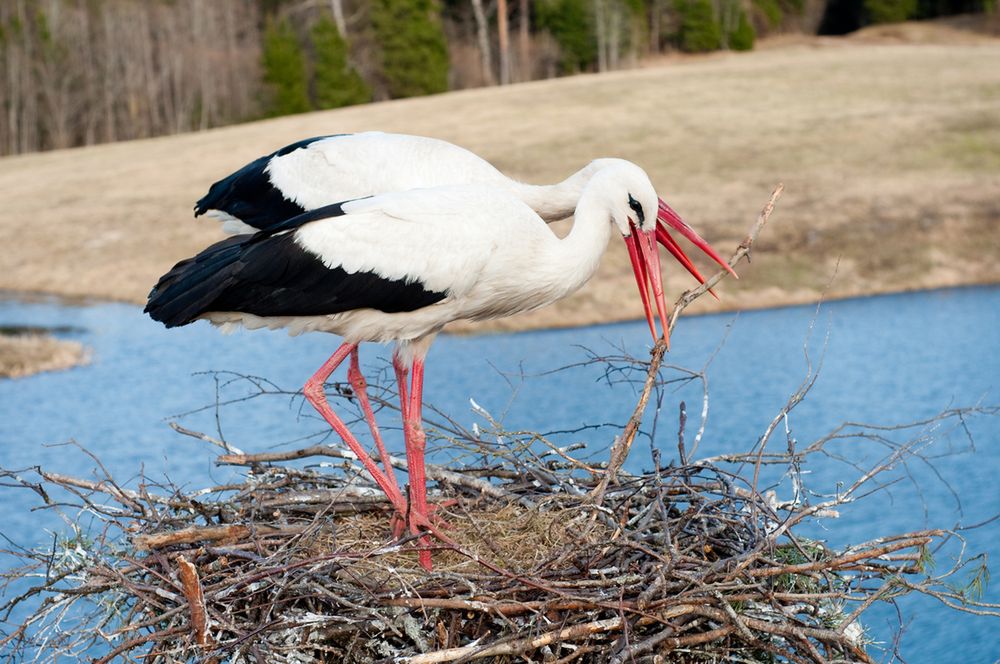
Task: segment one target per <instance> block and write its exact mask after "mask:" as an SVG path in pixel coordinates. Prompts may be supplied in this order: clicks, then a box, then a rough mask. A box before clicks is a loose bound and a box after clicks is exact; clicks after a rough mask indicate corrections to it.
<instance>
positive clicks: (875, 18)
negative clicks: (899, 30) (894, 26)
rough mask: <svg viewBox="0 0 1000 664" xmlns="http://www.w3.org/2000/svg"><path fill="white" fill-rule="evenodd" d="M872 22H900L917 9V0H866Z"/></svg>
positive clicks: (866, 7)
mask: <svg viewBox="0 0 1000 664" xmlns="http://www.w3.org/2000/svg"><path fill="white" fill-rule="evenodd" d="M864 6H865V13H867V14H868V20H869V22H870V23H899V22H900V21H905V20H906V19H908V18H910V17H912V16H913V15H914V14H915V13H916V11H917V0H864Z"/></svg>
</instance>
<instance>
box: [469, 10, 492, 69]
mask: <svg viewBox="0 0 1000 664" xmlns="http://www.w3.org/2000/svg"><path fill="white" fill-rule="evenodd" d="M472 15H473V16H475V18H476V39H477V40H478V41H479V57H480V59H481V60H482V68H483V83H484V84H485V85H494V84H495V83H496V79H495V78H493V54H492V53H491V52H490V27H489V24H488V23H487V22H486V12H485V11H483V0H472Z"/></svg>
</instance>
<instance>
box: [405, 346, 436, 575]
mask: <svg viewBox="0 0 1000 664" xmlns="http://www.w3.org/2000/svg"><path fill="white" fill-rule="evenodd" d="M412 371H413V377H412V382H411V384H410V398H409V402H408V404H407V406H406V412H405V415H404V418H405V419H404V420H403V428H404V431H405V433H406V465H407V469H408V470H409V473H410V532H411V533H415V532H417V531H418V530H419V529H420V526H424V525H426V524H428V523H429V521H428V519H427V477H426V474H425V472H424V450H425V448H426V436H425V434H424V427H423V425H422V423H421V406H422V404H423V393H424V361H423V359H422V358H417V359H414V360H413V370H412ZM420 544H421V545H422V546H427V545H428V541H427V538H421V540H420ZM420 564H421V565H422V566H423V567H424V569H427V570H430V569H431V552H430V551H429V550H427V549H422V550H421V551H420Z"/></svg>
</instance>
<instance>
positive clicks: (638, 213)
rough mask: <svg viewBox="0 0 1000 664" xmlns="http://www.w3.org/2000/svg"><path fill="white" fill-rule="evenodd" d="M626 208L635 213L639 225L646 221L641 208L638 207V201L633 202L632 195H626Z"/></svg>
mask: <svg viewBox="0 0 1000 664" xmlns="http://www.w3.org/2000/svg"><path fill="white" fill-rule="evenodd" d="M628 206H629V207H630V208H632V211H633V212H635V214H636V216H637V217H639V224H640V225H641V224H642V222H644V221H646V214H645V213H644V212H643V211H642V206H641V205H639V201H637V200H635V198H634V197H633V196H632V194H629V195H628Z"/></svg>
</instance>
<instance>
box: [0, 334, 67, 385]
mask: <svg viewBox="0 0 1000 664" xmlns="http://www.w3.org/2000/svg"><path fill="white" fill-rule="evenodd" d="M86 361H87V352H86V349H84V347H83V346H82V345H81V344H79V343H77V342H75V341H63V340H61V339H55V338H53V337H50V336H47V335H43V334H20V335H13V336H7V335H3V334H0V378H22V377H24V376H30V375H32V374H36V373H40V372H42V371H58V370H61V369H69V368H70V367H75V366H77V365H78V364H83V363H84V362H86Z"/></svg>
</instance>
